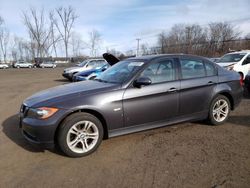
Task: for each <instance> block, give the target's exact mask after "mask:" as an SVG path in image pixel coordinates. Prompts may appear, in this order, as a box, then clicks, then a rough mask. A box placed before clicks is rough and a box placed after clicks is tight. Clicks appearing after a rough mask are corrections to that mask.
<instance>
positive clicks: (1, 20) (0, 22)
mask: <svg viewBox="0 0 250 188" xmlns="http://www.w3.org/2000/svg"><path fill="white" fill-rule="evenodd" d="M3 23H4V20H3V18H2V17H1V16H0V26H1V25H2V24H3Z"/></svg>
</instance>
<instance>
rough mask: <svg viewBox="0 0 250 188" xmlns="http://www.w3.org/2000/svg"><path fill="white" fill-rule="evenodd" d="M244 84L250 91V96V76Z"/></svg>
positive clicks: (247, 76) (249, 75)
mask: <svg viewBox="0 0 250 188" xmlns="http://www.w3.org/2000/svg"><path fill="white" fill-rule="evenodd" d="M244 83H245V88H246V89H247V90H248V92H249V94H250V74H248V75H246V77H245V80H244Z"/></svg>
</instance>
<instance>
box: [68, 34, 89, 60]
mask: <svg viewBox="0 0 250 188" xmlns="http://www.w3.org/2000/svg"><path fill="white" fill-rule="evenodd" d="M70 43H71V46H72V55H73V56H74V57H78V56H81V55H83V54H81V51H82V50H83V49H84V48H85V47H86V44H85V43H84V41H83V40H82V39H81V35H80V34H78V33H76V32H73V33H72V36H71V40H70Z"/></svg>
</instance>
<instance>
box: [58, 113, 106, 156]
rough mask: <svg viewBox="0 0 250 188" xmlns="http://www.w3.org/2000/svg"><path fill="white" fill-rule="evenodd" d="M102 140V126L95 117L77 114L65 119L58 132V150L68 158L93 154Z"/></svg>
mask: <svg viewBox="0 0 250 188" xmlns="http://www.w3.org/2000/svg"><path fill="white" fill-rule="evenodd" d="M102 139H103V126H102V123H101V122H100V120H99V119H98V118H96V117H95V116H93V115H91V114H88V113H83V112H78V113H75V114H72V115H70V116H69V117H67V118H66V119H65V120H64V121H63V123H62V124H61V126H60V128H59V132H58V137H57V141H58V145H59V148H60V149H61V150H62V151H63V153H65V154H66V155H67V156H69V157H83V156H87V155H89V154H91V153H93V152H94V151H95V150H96V149H97V148H98V146H99V145H100V144H101V142H102Z"/></svg>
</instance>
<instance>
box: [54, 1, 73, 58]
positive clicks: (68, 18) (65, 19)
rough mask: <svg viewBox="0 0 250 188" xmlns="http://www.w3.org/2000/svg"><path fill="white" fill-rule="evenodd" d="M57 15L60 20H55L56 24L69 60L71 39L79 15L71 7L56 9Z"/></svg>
mask: <svg viewBox="0 0 250 188" xmlns="http://www.w3.org/2000/svg"><path fill="white" fill-rule="evenodd" d="M56 13H57V17H58V19H57V18H54V23H55V25H56V28H57V30H58V32H59V33H60V36H61V37H62V40H63V43H64V47H65V56H66V58H68V47H69V39H70V36H71V32H72V27H73V24H74V22H75V20H76V18H77V15H76V13H75V10H74V9H73V8H72V7H71V6H69V7H67V8H63V7H59V8H57V9H56ZM58 20H59V21H58Z"/></svg>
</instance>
